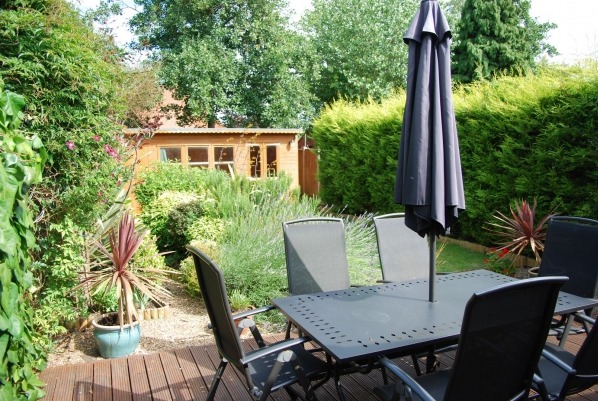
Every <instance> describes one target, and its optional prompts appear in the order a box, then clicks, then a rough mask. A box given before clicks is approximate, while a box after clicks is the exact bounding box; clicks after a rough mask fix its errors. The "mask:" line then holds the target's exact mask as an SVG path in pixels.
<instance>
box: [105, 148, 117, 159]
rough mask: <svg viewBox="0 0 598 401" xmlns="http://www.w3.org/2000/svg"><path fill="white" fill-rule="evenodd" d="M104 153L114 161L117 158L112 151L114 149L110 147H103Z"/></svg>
mask: <svg viewBox="0 0 598 401" xmlns="http://www.w3.org/2000/svg"><path fill="white" fill-rule="evenodd" d="M104 151H105V152H106V153H108V155H109V156H110V157H112V158H113V159H114V160H116V157H117V156H118V153H117V152H116V150H114V148H113V147H112V146H110V145H107V144H106V145H104Z"/></svg>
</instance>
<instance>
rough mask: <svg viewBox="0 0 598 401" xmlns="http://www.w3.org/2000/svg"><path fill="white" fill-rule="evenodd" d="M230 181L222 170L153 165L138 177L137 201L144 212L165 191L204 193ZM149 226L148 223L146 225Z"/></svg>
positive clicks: (135, 191) (175, 164) (164, 164)
mask: <svg viewBox="0 0 598 401" xmlns="http://www.w3.org/2000/svg"><path fill="white" fill-rule="evenodd" d="M226 181H228V175H227V174H226V173H225V172H223V171H220V170H205V169H199V168H190V167H187V166H181V165H180V164H177V163H161V162H160V163H153V164H151V165H150V166H149V167H147V168H146V169H144V170H143V171H141V172H140V173H139V175H138V177H137V182H136V183H135V189H134V193H135V199H136V200H137V202H139V204H140V206H141V208H142V210H144V211H145V208H146V207H147V206H148V205H149V204H150V203H152V202H153V201H154V200H155V199H156V198H158V197H159V196H160V195H162V193H163V192H165V191H172V192H187V193H196V194H200V193H203V192H204V191H205V190H206V189H208V188H214V187H218V186H220V185H221V184H222V183H223V182H226ZM146 224H147V223H146Z"/></svg>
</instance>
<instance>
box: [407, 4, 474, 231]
mask: <svg viewBox="0 0 598 401" xmlns="http://www.w3.org/2000/svg"><path fill="white" fill-rule="evenodd" d="M404 41H405V43H406V44H407V45H409V58H408V74H407V101H406V104H405V112H404V116H403V129H402V135H401V143H400V146H399V156H398V166H397V175H396V185H395V202H396V203H400V204H403V205H404V206H405V224H406V225H407V226H408V227H409V228H411V229H412V230H414V231H416V232H417V233H418V234H419V235H421V236H422V237H423V236H425V235H426V234H428V235H429V236H431V237H434V238H435V237H436V236H438V235H444V234H445V233H446V229H447V228H449V227H450V226H451V225H453V224H454V223H455V222H456V221H457V219H458V217H459V211H462V210H464V209H465V195H464V191H463V178H462V173H461V159H460V155H459V142H458V138H457V126H456V123H455V113H454V109H453V100H452V94H451V59H450V44H451V41H452V38H451V32H450V28H449V25H448V22H447V21H446V18H445V17H444V14H443V13H442V10H441V9H440V6H439V5H438V2H437V1H436V0H423V1H422V2H421V5H420V8H419V10H418V12H417V14H416V15H415V16H414V18H413V21H412V23H411V26H410V27H409V29H408V30H407V32H406V33H405V36H404Z"/></svg>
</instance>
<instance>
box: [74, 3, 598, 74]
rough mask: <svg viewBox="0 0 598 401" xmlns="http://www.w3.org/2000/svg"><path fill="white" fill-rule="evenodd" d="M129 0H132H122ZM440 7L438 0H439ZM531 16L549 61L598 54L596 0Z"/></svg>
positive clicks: (536, 7) (119, 34)
mask: <svg viewBox="0 0 598 401" xmlns="http://www.w3.org/2000/svg"><path fill="white" fill-rule="evenodd" d="M70 1H71V3H74V4H75V5H78V6H79V7H85V8H91V7H94V6H96V5H97V3H98V0H70ZM126 1H127V2H129V3H132V0H126ZM289 4H290V6H291V8H293V9H294V10H295V12H296V13H297V14H298V15H300V14H301V13H303V12H304V11H305V10H306V9H309V8H311V0H289ZM440 5H441V6H442V0H440ZM132 13H133V11H132V10H130V9H129V10H125V12H124V14H123V16H121V17H119V18H116V19H115V20H114V22H113V27H114V33H115V37H116V40H117V43H119V44H120V45H124V44H126V43H127V42H129V41H131V40H132V39H133V35H132V34H131V33H130V32H128V29H127V25H126V21H127V19H128V18H130V16H131V14H132ZM531 15H532V17H536V18H538V20H539V21H540V22H554V23H555V24H557V25H558V27H557V28H556V29H554V30H552V31H551V32H550V34H549V36H548V42H549V43H550V44H552V45H553V46H555V47H556V48H557V50H558V51H559V53H561V55H559V56H557V57H554V58H553V59H551V61H553V62H559V63H567V64H573V63H575V62H576V61H578V60H580V59H584V58H588V57H590V56H593V57H598V23H596V15H598V0H532V8H531Z"/></svg>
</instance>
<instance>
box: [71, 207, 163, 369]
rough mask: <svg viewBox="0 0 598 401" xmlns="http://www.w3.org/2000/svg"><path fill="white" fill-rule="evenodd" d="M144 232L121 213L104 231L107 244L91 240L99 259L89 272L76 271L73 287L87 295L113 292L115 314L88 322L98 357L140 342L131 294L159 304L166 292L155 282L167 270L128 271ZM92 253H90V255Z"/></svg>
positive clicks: (120, 352)
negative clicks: (76, 276)
mask: <svg viewBox="0 0 598 401" xmlns="http://www.w3.org/2000/svg"><path fill="white" fill-rule="evenodd" d="M145 234H146V231H138V230H136V228H135V220H134V219H133V217H132V216H131V215H130V214H129V213H128V212H124V213H123V214H122V217H121V218H120V221H119V222H118V225H116V224H115V225H113V226H112V227H111V228H110V229H109V230H108V232H107V236H108V241H109V245H108V247H106V246H104V244H103V243H102V242H101V239H93V244H94V247H95V249H94V250H97V251H99V254H100V255H101V257H100V258H99V260H98V261H97V262H96V263H94V265H93V266H92V267H91V268H90V269H86V270H85V271H83V272H80V275H81V276H82V281H81V282H80V283H79V284H78V285H77V286H76V287H75V288H74V289H75V290H76V289H85V290H86V291H87V292H88V293H89V294H92V295H94V294H98V293H104V294H105V293H108V292H110V291H112V290H113V289H115V290H116V298H117V303H118V310H117V312H113V313H105V314H102V315H101V316H99V317H97V318H96V319H94V320H93V321H92V324H93V326H94V337H95V338H96V342H97V343H98V347H99V350H100V355H102V356H103V357H104V358H115V357H119V356H124V355H128V354H131V353H133V352H134V351H135V349H136V348H137V346H138V345H139V341H140V340H141V326H140V317H139V312H138V310H137V307H136V305H135V293H136V292H137V293H138V295H144V296H146V297H147V298H149V299H151V300H155V301H157V302H160V303H163V301H162V297H168V296H170V293H169V292H168V291H167V290H166V289H165V288H164V287H162V286H161V285H160V284H159V283H157V282H156V279H158V278H160V279H166V278H167V274H168V273H169V271H168V270H162V269H155V268H144V267H137V268H136V269H135V270H133V269H131V268H130V261H131V259H132V258H133V256H134V255H135V253H136V252H137V250H138V249H139V246H140V245H141V242H142V240H143V237H144V236H145ZM92 253H93V252H92Z"/></svg>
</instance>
